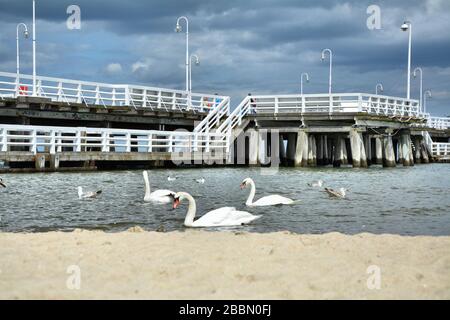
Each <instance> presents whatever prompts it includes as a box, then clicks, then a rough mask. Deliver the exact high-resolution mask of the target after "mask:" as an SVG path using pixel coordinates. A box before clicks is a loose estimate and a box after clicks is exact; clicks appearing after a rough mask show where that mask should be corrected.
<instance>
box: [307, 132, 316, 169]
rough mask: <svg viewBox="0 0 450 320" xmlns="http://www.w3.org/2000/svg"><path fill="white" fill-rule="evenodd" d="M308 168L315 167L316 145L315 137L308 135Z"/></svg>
mask: <svg viewBox="0 0 450 320" xmlns="http://www.w3.org/2000/svg"><path fill="white" fill-rule="evenodd" d="M308 166H310V167H315V166H317V145H316V137H315V136H314V135H312V134H310V135H309V141H308Z"/></svg>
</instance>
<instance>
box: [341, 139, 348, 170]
mask: <svg viewBox="0 0 450 320" xmlns="http://www.w3.org/2000/svg"><path fill="white" fill-rule="evenodd" d="M341 140H342V141H341V147H342V148H341V159H342V164H343V165H347V164H348V150H347V141H346V138H344V137H342V138H341Z"/></svg>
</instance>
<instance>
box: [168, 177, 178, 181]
mask: <svg viewBox="0 0 450 320" xmlns="http://www.w3.org/2000/svg"><path fill="white" fill-rule="evenodd" d="M175 180H177V177H167V181H175Z"/></svg>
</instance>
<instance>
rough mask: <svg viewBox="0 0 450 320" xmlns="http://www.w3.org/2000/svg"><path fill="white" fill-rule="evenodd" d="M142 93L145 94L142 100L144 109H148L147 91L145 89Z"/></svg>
mask: <svg viewBox="0 0 450 320" xmlns="http://www.w3.org/2000/svg"><path fill="white" fill-rule="evenodd" d="M142 93H143V94H144V96H143V99H142V107H143V108H145V107H147V89H144V90H143V91H142Z"/></svg>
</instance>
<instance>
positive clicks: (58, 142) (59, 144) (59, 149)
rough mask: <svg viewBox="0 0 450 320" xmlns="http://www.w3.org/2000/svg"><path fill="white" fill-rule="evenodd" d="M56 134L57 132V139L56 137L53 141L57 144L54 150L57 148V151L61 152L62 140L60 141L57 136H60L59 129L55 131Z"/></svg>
mask: <svg viewBox="0 0 450 320" xmlns="http://www.w3.org/2000/svg"><path fill="white" fill-rule="evenodd" d="M57 134H58V139H56V141H55V143H56V144H57V147H56V150H57V152H62V146H61V143H62V141H61V138H59V137H61V131H57Z"/></svg>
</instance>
